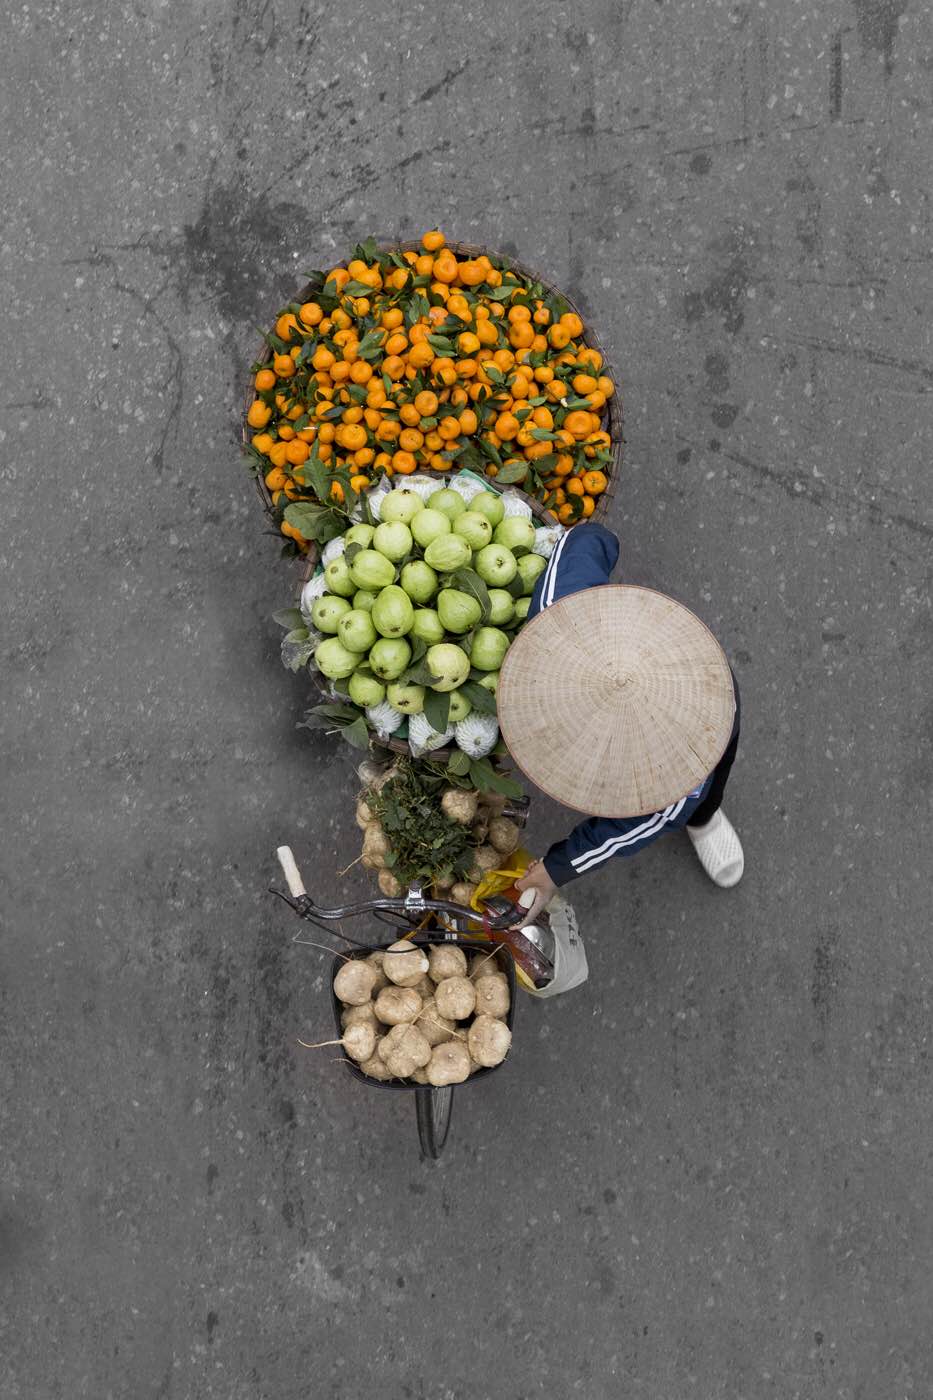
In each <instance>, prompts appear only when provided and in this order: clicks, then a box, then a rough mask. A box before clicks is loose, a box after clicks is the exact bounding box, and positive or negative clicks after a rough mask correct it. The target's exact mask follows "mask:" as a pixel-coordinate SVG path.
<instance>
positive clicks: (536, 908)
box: [513, 860, 557, 928]
mask: <svg viewBox="0 0 933 1400" xmlns="http://www.w3.org/2000/svg"><path fill="white" fill-rule="evenodd" d="M515 888H516V889H517V890H534V894H535V902H534V904H532V905H531V906H530V908H528V909H527V910H526V911H525V913H524V914H523V916H522V919H521V922H520V923H517V924H514V925H513V927H514V928H524V927H525V925H526V924H533V923H534V921H535V919H536V918H537V917H538V915H539V914H540V913H541V911H542V910H543V909H546V908H547V906H548V905H549V904H550V902H551V900H552V899H553V898H554V896H555V894H556V893H557V886H556V885H555V883H554V881H553V880H552V879H551V877H550V875H549V874H548V873H547V869H546V868H545V865H544V861H543V860H533V861H532V862H531V864H530V865H529V867H528V869H527V871H526V872H525V874H524V875H523V876H522V878H521V879H520V880H516V881H515Z"/></svg>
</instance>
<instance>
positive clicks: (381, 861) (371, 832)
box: [363, 822, 389, 870]
mask: <svg viewBox="0 0 933 1400" xmlns="http://www.w3.org/2000/svg"><path fill="white" fill-rule="evenodd" d="M388 854H389V841H388V837H387V836H386V834H385V832H384V831H383V829H382V827H381V825H380V824H379V822H370V823H369V824H368V826H367V827H366V830H365V832H364V834H363V864H364V865H365V866H366V867H367V869H369V870H381V869H382V867H383V866H384V865H385V863H386V856H387V855H388Z"/></svg>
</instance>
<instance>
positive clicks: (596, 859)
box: [570, 797, 687, 875]
mask: <svg viewBox="0 0 933 1400" xmlns="http://www.w3.org/2000/svg"><path fill="white" fill-rule="evenodd" d="M686 800H687V799H686V798H685V797H682V798H681V799H680V801H679V802H673V803H671V805H670V807H665V808H664V811H663V812H655V813H654V815H653V816H650V817H649V818H648V819H647V821H645V822H642V824H641V826H635V827H632V829H631V831H626V832H624V833H623V834H622V835H621V836H612V837H610V838H609V840H608V841H604V842H603V844H602V845H601V846H595V847H594V848H593V850H591V851H582V852H581V853H580V855H578V856H574V858H573V860H572V861H571V862H570V863H571V865H572V866H573V868H574V870H576V871H577V873H578V874H580V875H582V874H583V872H584V871H585V870H590V869H592V867H593V866H594V865H601V864H602V862H603V861H604V860H609V858H610V857H611V856H614V855H616V854H617V852H619V851H621V850H624V848H625V847H626V846H631V845H634V843H635V842H636V841H644V840H646V839H647V838H648V837H649V836H655V835H657V834H658V833H659V832H660V830H661V828H662V827H664V826H666V825H667V824H668V822H671V821H674V820H675V818H676V817H677V816H678V815H679V814H680V812H681V811H682V810H683V805H684V803H685V802H686Z"/></svg>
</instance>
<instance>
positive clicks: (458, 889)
mask: <svg viewBox="0 0 933 1400" xmlns="http://www.w3.org/2000/svg"><path fill="white" fill-rule="evenodd" d="M475 890H476V885H475V884H468V883H467V881H466V880H458V882H457V883H456V884H455V885H454V886H453V888H452V889H451V891H450V897H451V899H452V900H453V902H454V904H463V905H466V907H467V908H469V907H470V900H471V899H472V898H473V894H474V891H475Z"/></svg>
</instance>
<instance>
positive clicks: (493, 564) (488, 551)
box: [473, 543, 518, 588]
mask: <svg viewBox="0 0 933 1400" xmlns="http://www.w3.org/2000/svg"><path fill="white" fill-rule="evenodd" d="M473 567H474V569H475V570H476V572H477V573H478V574H479V576H480V578H481V579H482V580H483V582H484V583H488V584H489V586H490V587H491V588H504V587H505V585H506V584H507V583H511V582H512V580H513V578H514V577H515V575H516V574H517V573H518V565H517V564H516V562H515V555H514V554H513V553H512V551H511V550H510V549H506V547H505V545H503V544H495V543H493V544H487V545H486V546H485V548H483V549H481V550H480V551H479V553H478V554H477V556H476V558H475V559H474V560H473Z"/></svg>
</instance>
